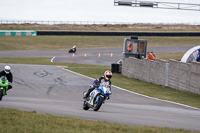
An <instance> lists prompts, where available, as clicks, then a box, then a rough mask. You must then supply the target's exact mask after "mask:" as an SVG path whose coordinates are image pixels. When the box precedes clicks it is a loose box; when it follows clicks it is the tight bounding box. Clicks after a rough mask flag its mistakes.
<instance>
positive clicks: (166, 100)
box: [58, 66, 200, 110]
mask: <svg viewBox="0 0 200 133" xmlns="http://www.w3.org/2000/svg"><path fill="white" fill-rule="evenodd" d="M58 67H59V66H58ZM62 69H63V70H65V71H68V72H71V73H74V74H77V75H80V76H83V77H85V78H89V79H92V80H95V79H94V78H91V77H88V76H85V75H83V74H80V73H77V72H73V71H71V70H68V69H65V68H62ZM112 86H114V87H116V88H117V89H119V90H123V91H126V92H129V93H133V94H135V95H139V96H143V97H146V98H149V99H153V100H158V101H164V102H168V103H173V104H177V105H180V106H183V107H188V108H191V109H196V110H200V108H196V107H192V106H189V105H185V104H181V103H177V102H172V101H168V100H162V99H158V98H153V97H150V96H146V95H143V94H139V93H136V92H133V91H129V90H126V89H123V88H120V87H118V86H115V85H112Z"/></svg>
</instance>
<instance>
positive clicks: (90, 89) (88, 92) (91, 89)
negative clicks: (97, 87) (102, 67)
mask: <svg viewBox="0 0 200 133" xmlns="http://www.w3.org/2000/svg"><path fill="white" fill-rule="evenodd" d="M93 90H94V88H89V89H88V91H87V92H86V94H85V96H84V97H83V98H84V99H85V98H87V97H88V96H89V94H90V92H92V91H93Z"/></svg>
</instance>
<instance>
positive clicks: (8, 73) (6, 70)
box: [0, 66, 13, 90]
mask: <svg viewBox="0 0 200 133" xmlns="http://www.w3.org/2000/svg"><path fill="white" fill-rule="evenodd" d="M10 70H11V68H10V66H5V67H4V70H2V71H1V72H0V77H1V76H6V78H7V79H8V82H9V86H8V90H9V89H12V82H13V75H12V73H11V71H10Z"/></svg>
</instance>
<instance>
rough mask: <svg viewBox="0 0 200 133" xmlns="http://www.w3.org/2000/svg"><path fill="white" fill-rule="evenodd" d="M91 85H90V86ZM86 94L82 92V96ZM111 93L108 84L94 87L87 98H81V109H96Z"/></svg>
mask: <svg viewBox="0 0 200 133" xmlns="http://www.w3.org/2000/svg"><path fill="white" fill-rule="evenodd" d="M91 87H92V86H91ZM85 95H86V91H85V92H83V97H84V96H85ZM110 95H111V90H110V86H104V85H102V84H100V86H98V87H96V88H95V89H94V90H93V91H92V92H91V93H90V95H89V96H88V97H87V98H83V99H84V102H83V109H84V110H88V109H89V108H92V109H93V110H94V111H98V110H99V109H100V107H101V105H102V103H104V102H105V100H106V99H108V98H109V96H110Z"/></svg>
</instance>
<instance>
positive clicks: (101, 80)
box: [84, 70, 112, 99]
mask: <svg viewBox="0 0 200 133" xmlns="http://www.w3.org/2000/svg"><path fill="white" fill-rule="evenodd" d="M111 78H112V72H111V71H108V70H107V71H105V73H104V76H101V77H99V78H97V79H96V80H94V81H93V87H90V88H89V89H88V91H87V93H86V95H85V96H84V98H87V97H88V96H89V94H90V92H92V91H93V90H94V89H95V87H98V86H99V85H100V83H101V84H103V85H109V86H110V90H111V81H110V79H111ZM108 99H109V97H108Z"/></svg>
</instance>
